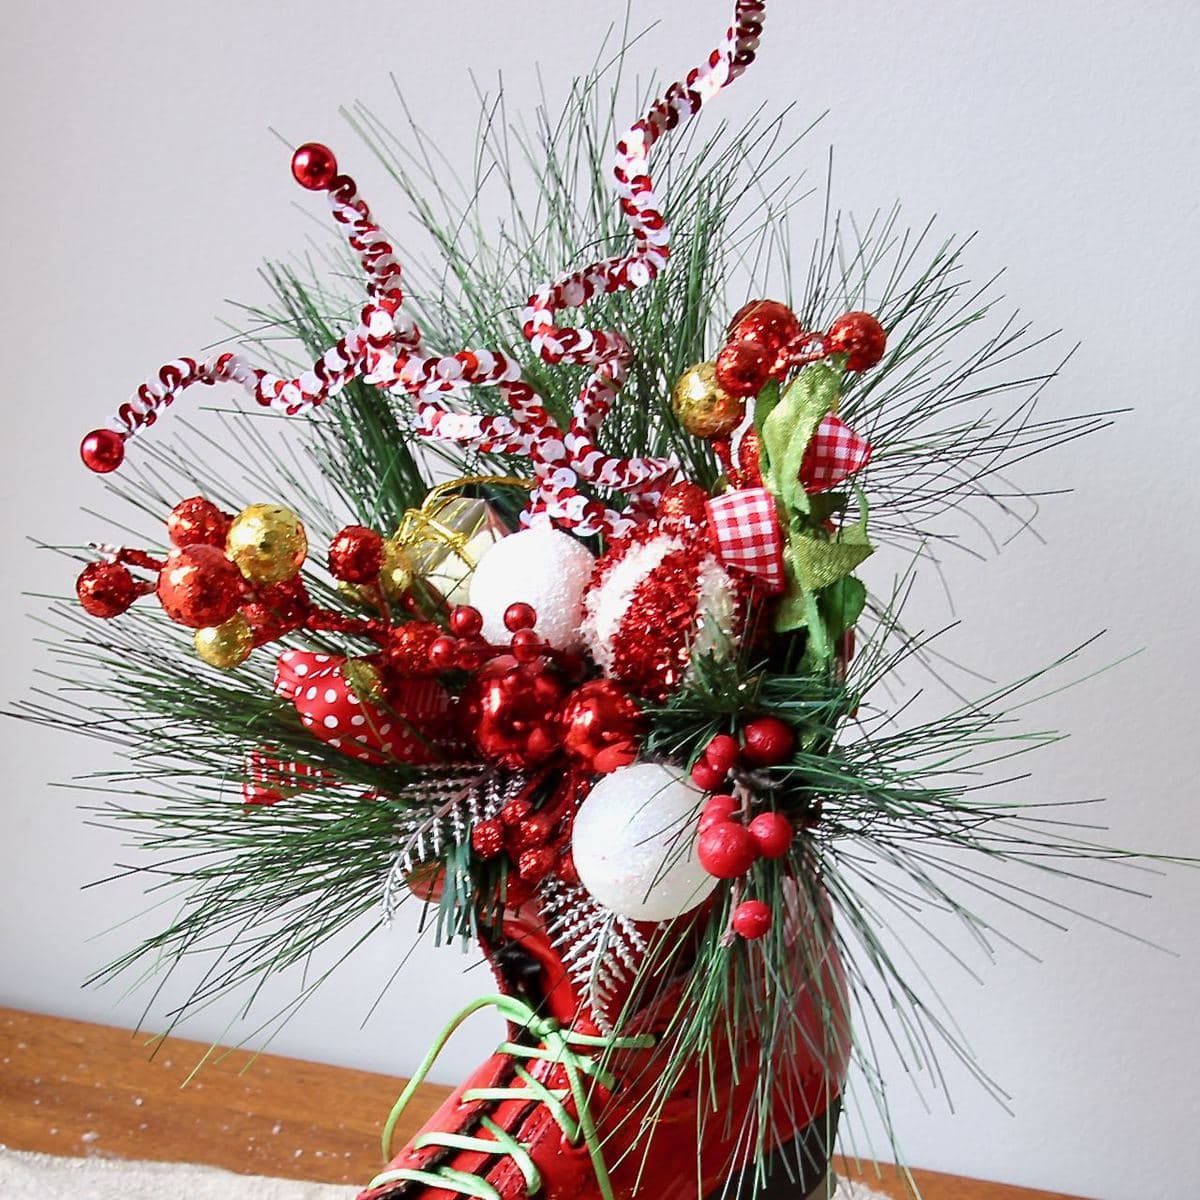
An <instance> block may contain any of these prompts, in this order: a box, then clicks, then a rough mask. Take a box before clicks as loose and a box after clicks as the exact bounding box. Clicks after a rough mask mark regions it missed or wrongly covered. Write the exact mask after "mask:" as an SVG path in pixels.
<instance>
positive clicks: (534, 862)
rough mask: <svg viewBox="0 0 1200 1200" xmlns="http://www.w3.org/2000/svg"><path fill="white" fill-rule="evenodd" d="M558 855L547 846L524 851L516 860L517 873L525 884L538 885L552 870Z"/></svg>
mask: <svg viewBox="0 0 1200 1200" xmlns="http://www.w3.org/2000/svg"><path fill="white" fill-rule="evenodd" d="M557 861H558V855H557V854H555V853H554V851H553V850H551V849H550V848H549V847H547V846H538V847H537V848H536V849H534V850H525V851H523V852H522V854H521V857H520V858H519V859H517V873H518V874H519V875H520V876H521V878H522V879H523V880H525V882H526V883H539V882H540V881H541V880H543V879H545V878H546V876H547V875H549V874H550V872H551V871H553V870H554V864H555V863H556V862H557Z"/></svg>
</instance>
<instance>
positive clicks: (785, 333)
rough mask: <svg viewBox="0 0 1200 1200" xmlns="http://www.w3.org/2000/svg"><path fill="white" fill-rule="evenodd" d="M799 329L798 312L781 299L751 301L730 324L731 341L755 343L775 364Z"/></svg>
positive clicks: (797, 335)
mask: <svg viewBox="0 0 1200 1200" xmlns="http://www.w3.org/2000/svg"><path fill="white" fill-rule="evenodd" d="M800 332H801V330H800V322H799V321H798V320H797V318H796V314H795V313H794V312H792V310H791V309H790V308H788V306H787V305H786V304H780V302H779V301H778V300H751V301H750V303H749V304H743V305H742V307H741V308H739V309H738V310H737V312H736V313H734V314H733V320H732V321H730V323H729V340H730V341H747V342H754V343H756V344H757V345H759V346H761V347H762V349H763V351H764V353H765V354H766V355H767V356H768V357H769V358H770V359H771V363H772V365H774V361H775V357H776V355H778V353H779V352H780V351H781V350H782V349H783V348H784V347H785V346H786V345H787V344H788V343H789V342H790V341H791V340H792V339H793V338H796V337H799V336H800Z"/></svg>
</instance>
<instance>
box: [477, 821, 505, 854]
mask: <svg viewBox="0 0 1200 1200" xmlns="http://www.w3.org/2000/svg"><path fill="white" fill-rule="evenodd" d="M471 848H472V849H473V850H474V851H475V853H476V854H478V855H479V857H480V858H495V857H496V856H497V855H498V854H499V853H500V851H501V850H503V849H504V826H503V825H502V824H501V823H500V822H499V821H498V820H497V819H496V818H495V817H491V818H489V819H488V820H486V821H480V822H479V824H478V825H476V826H475V828H474V829H472V830H471Z"/></svg>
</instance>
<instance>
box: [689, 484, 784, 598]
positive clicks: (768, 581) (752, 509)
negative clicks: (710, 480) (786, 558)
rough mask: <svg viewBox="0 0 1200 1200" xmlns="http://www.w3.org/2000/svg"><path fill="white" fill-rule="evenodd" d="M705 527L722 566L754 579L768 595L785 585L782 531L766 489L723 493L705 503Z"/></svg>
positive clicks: (771, 497) (747, 489)
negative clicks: (706, 508) (706, 519)
mask: <svg viewBox="0 0 1200 1200" xmlns="http://www.w3.org/2000/svg"><path fill="white" fill-rule="evenodd" d="M708 527H709V530H710V532H711V534H712V539H713V542H714V543H715V545H716V547H717V554H718V556H719V557H720V559H721V561H722V562H723V563H724V564H725V566H727V567H729V568H730V569H732V570H735V571H740V572H742V573H743V574H746V575H749V576H750V577H751V578H753V579H754V580H756V581H757V582H758V583H759V585H760V586H761V587H762V589H763V591H765V592H766V593H767V595H769V596H777V595H779V593H780V592H782V591H783V590H784V588H785V587H786V586H787V575H786V573H785V571H784V566H783V531H782V530H781V529H780V528H779V517H778V515H777V513H776V511H775V497H774V496H772V495H771V493H770V492H768V491H767V489H766V488H761V487H759V488H743V489H741V490H739V491H734V492H726V493H725V494H724V495H723V496H717V497H716V498H715V499H713V500H710V501H709V502H708Z"/></svg>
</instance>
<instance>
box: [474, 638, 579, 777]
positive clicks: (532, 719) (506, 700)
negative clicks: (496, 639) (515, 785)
mask: <svg viewBox="0 0 1200 1200" xmlns="http://www.w3.org/2000/svg"><path fill="white" fill-rule="evenodd" d="M565 691H566V687H565V685H564V684H563V681H562V679H561V677H560V676H559V675H558V674H557V672H555V671H553V670H552V669H549V668H548V667H547V666H546V665H545V664H544V663H541V662H535V663H522V662H518V661H517V659H515V658H514V657H513V656H512V655H511V654H504V655H501V656H500V657H498V658H493V659H492V660H491V661H490V662H488V663H485V664H484V666H483V667H482V668H481V669H480V670H479V672H478V674H476V675H475V676H474V677H473V678H472V679H471V681H470V682H469V683H468V684H467V687H466V689H465V691H464V692H463V695H462V701H461V703H462V706H463V712H464V716H465V719H466V722H467V728H468V729H470V731H471V734H472V736H473V738H474V740H475V745H476V747H477V748H478V750H479V752H480V754H482V755H483V757H484V758H486V759H489V760H490V761H492V762H495V763H498V764H499V765H501V766H504V767H510V768H512V769H513V770H521V769H523V768H526V767H534V766H537V765H539V764H540V763H544V762H546V761H547V760H548V759H550V758H552V757H553V756H554V755H555V754H556V753H557V752H558V750H559V748H560V745H559V730H558V712H559V709H560V708H561V706H562V701H563V695H564V693H565Z"/></svg>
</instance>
